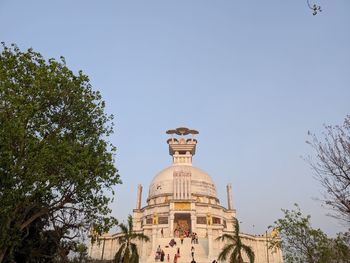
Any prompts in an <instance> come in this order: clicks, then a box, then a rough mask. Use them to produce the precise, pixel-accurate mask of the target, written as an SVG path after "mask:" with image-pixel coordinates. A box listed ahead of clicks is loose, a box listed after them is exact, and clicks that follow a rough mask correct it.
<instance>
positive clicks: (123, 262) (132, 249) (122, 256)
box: [114, 215, 149, 263]
mask: <svg viewBox="0 0 350 263" xmlns="http://www.w3.org/2000/svg"><path fill="white" fill-rule="evenodd" d="M119 227H120V229H121V230H122V233H121V234H122V235H121V236H120V237H118V241H119V244H120V247H119V249H118V251H117V253H116V254H115V258H114V262H115V263H138V262H139V254H138V252H137V245H136V244H135V243H133V242H132V241H133V240H136V239H138V240H142V241H145V242H148V241H149V238H148V236H146V235H144V234H142V233H135V232H134V231H133V220H132V216H131V215H129V216H128V224H127V225H125V224H123V223H121V224H119Z"/></svg>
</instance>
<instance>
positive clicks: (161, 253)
mask: <svg viewBox="0 0 350 263" xmlns="http://www.w3.org/2000/svg"><path fill="white" fill-rule="evenodd" d="M164 257H165V253H164V250H163V249H162V252H160V261H161V262H163V261H164Z"/></svg>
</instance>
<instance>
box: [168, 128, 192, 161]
mask: <svg viewBox="0 0 350 263" xmlns="http://www.w3.org/2000/svg"><path fill="white" fill-rule="evenodd" d="M166 133H167V134H170V135H171V138H170V139H168V140H167V143H168V144H169V154H170V155H171V156H173V164H178V165H192V156H193V155H195V153H196V145H197V140H196V139H195V138H194V137H195V135H196V134H198V131H196V130H191V129H188V128H186V127H179V128H177V129H174V130H168V131H167V132H166ZM174 135H178V138H174ZM187 135H191V138H187V139H186V137H185V136H187Z"/></svg>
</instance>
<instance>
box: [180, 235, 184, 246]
mask: <svg viewBox="0 0 350 263" xmlns="http://www.w3.org/2000/svg"><path fill="white" fill-rule="evenodd" d="M180 241H181V245H183V243H184V236H183V235H181V237H180Z"/></svg>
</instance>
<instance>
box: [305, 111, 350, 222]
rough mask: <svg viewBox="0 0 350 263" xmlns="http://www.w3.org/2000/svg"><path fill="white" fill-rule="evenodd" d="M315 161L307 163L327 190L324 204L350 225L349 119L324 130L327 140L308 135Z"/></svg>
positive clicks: (334, 214) (349, 117) (310, 160)
mask: <svg viewBox="0 0 350 263" xmlns="http://www.w3.org/2000/svg"><path fill="white" fill-rule="evenodd" d="M309 135H310V136H311V138H312V140H311V141H308V142H307V143H309V144H310V145H311V146H312V147H313V149H314V150H315V153H316V158H311V157H310V158H309V159H308V161H309V163H310V165H311V167H312V168H313V170H314V172H315V175H316V178H317V179H318V181H319V182H320V183H321V185H322V186H323V187H324V190H325V191H324V204H325V205H326V206H327V207H329V208H330V209H331V210H332V212H333V213H332V215H333V216H334V217H336V218H338V219H341V220H343V221H345V222H346V223H348V224H349V223H350V116H347V117H346V118H345V120H344V123H343V125H340V126H330V125H329V126H325V132H324V140H321V141H320V140H319V139H318V138H317V137H316V135H314V134H311V133H309Z"/></svg>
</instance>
